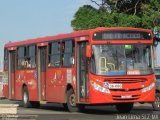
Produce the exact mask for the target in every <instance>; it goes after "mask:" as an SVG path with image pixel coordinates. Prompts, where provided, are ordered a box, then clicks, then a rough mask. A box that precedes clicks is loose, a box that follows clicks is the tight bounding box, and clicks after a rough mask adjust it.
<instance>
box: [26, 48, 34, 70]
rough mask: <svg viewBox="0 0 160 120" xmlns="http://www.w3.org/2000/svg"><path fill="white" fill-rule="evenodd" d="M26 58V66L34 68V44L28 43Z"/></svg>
mask: <svg viewBox="0 0 160 120" xmlns="http://www.w3.org/2000/svg"><path fill="white" fill-rule="evenodd" d="M28 49H29V50H28V59H27V62H28V64H27V68H35V67H36V46H35V45H30V46H29V47H28Z"/></svg>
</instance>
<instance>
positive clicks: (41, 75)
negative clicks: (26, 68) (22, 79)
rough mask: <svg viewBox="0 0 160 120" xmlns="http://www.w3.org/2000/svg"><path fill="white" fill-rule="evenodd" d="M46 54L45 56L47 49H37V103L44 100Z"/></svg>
mask: <svg viewBox="0 0 160 120" xmlns="http://www.w3.org/2000/svg"><path fill="white" fill-rule="evenodd" d="M46 54H47V47H38V96H39V101H45V100H46Z"/></svg>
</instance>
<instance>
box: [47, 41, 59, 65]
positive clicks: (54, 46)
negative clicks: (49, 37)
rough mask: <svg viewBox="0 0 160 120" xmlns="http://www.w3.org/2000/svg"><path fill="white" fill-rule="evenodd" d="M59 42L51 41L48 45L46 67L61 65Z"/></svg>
mask: <svg viewBox="0 0 160 120" xmlns="http://www.w3.org/2000/svg"><path fill="white" fill-rule="evenodd" d="M60 48H61V44H60V42H52V43H50V45H49V64H48V67H54V68H57V67H60V65H61V52H60V50H61V49H60Z"/></svg>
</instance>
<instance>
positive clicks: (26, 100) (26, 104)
mask: <svg viewBox="0 0 160 120" xmlns="http://www.w3.org/2000/svg"><path fill="white" fill-rule="evenodd" d="M22 101H23V107H25V108H29V107H31V102H30V101H29V93H28V89H27V87H24V88H23V96H22Z"/></svg>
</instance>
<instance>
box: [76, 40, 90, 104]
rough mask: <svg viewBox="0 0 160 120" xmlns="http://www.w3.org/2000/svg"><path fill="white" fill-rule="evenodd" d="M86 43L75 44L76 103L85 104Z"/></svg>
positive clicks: (86, 89)
mask: <svg viewBox="0 0 160 120" xmlns="http://www.w3.org/2000/svg"><path fill="white" fill-rule="evenodd" d="M87 44H88V42H86V41H85V42H78V44H77V95H78V102H86V100H87V98H88V62H87V61H88V60H87V58H86V45H87Z"/></svg>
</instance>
